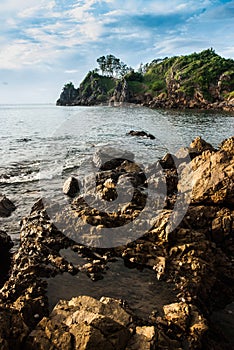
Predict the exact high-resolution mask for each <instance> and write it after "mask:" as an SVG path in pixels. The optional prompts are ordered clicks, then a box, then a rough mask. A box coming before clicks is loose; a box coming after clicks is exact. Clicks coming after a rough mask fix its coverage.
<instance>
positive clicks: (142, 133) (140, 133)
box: [127, 130, 155, 140]
mask: <svg viewBox="0 0 234 350" xmlns="http://www.w3.org/2000/svg"><path fill="white" fill-rule="evenodd" d="M127 135H130V136H138V137H147V138H149V139H151V140H154V139H155V136H154V135H152V134H149V133H147V132H145V131H135V130H131V131H129V132H128V133H127Z"/></svg>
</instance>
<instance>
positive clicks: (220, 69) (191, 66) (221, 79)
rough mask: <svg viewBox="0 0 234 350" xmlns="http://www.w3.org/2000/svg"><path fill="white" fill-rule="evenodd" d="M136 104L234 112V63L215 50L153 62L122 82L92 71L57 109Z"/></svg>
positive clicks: (68, 87) (63, 95)
mask: <svg viewBox="0 0 234 350" xmlns="http://www.w3.org/2000/svg"><path fill="white" fill-rule="evenodd" d="M121 102H127V103H135V104H141V105H144V106H148V107H152V108H202V109H210V108H211V109H212V108H213V109H222V110H229V111H233V110H234V60H232V59H225V58H223V57H221V56H219V55H218V54H216V53H215V52H214V50H213V49H208V50H204V51H202V52H200V53H193V54H191V55H187V56H175V57H171V58H164V59H157V60H153V61H152V62H151V63H149V64H146V65H145V66H144V67H143V68H141V70H140V71H139V72H134V71H133V70H132V71H130V72H128V73H127V74H125V75H124V76H123V77H121V78H114V77H110V76H104V75H100V74H98V73H97V71H90V72H89V73H88V74H87V76H86V77H85V79H84V80H83V82H82V83H81V84H80V87H79V88H78V89H75V87H74V86H73V84H72V83H69V84H66V85H65V86H64V88H63V91H62V93H61V95H60V98H59V99H58V101H57V105H96V104H101V103H113V104H114V103H121Z"/></svg>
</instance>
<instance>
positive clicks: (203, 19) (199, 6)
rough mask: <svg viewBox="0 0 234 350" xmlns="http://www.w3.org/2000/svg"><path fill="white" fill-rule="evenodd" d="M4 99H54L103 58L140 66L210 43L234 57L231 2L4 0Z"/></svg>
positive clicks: (0, 100) (0, 87)
mask: <svg viewBox="0 0 234 350" xmlns="http://www.w3.org/2000/svg"><path fill="white" fill-rule="evenodd" d="M0 21H1V31H0V104H4V103H44V102H45V103H55V101H56V99H57V98H58V97H59V94H60V92H61V89H62V87H63V85H64V83H66V82H69V81H73V82H74V84H75V85H76V86H77V85H78V84H79V83H80V82H81V80H82V79H83V78H84V76H85V74H86V72H87V71H88V70H90V69H93V68H95V67H96V59H97V58H98V57H99V56H101V55H106V54H109V53H111V54H114V55H115V56H117V57H119V58H121V60H122V61H124V62H125V63H126V64H128V65H130V66H132V67H134V68H137V67H139V65H140V63H141V62H143V63H146V62H150V61H152V60H153V59H155V58H159V57H165V56H173V55H181V54H187V53H192V52H195V51H196V52H199V51H201V50H203V49H206V48H210V47H213V48H214V49H215V51H216V52H217V53H218V54H220V55H222V56H224V57H227V58H234V1H216V0H203V1H200V0H197V1H192V0H187V1H185V0H171V1H167V0H159V1H151V0H144V1H143V0H80V1H77V0H76V1H75V0H27V1H22V0H2V1H1V6H0Z"/></svg>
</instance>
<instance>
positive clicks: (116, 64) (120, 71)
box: [97, 54, 131, 77]
mask: <svg viewBox="0 0 234 350" xmlns="http://www.w3.org/2000/svg"><path fill="white" fill-rule="evenodd" d="M97 63H98V66H99V69H100V70H101V72H102V75H104V74H106V75H107V76H110V77H113V76H116V77H119V76H124V75H125V74H127V73H128V72H129V71H130V70H131V69H130V68H129V67H128V66H127V65H126V64H125V63H124V62H122V61H120V59H119V58H117V57H115V56H114V55H111V54H110V55H107V56H101V57H99V58H98V59H97Z"/></svg>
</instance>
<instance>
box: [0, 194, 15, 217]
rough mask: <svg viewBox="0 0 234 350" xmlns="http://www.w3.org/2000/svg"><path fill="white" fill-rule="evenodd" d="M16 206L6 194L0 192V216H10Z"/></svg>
mask: <svg viewBox="0 0 234 350" xmlns="http://www.w3.org/2000/svg"><path fill="white" fill-rule="evenodd" d="M15 209H16V206H15V205H14V204H13V203H12V202H11V201H10V199H8V198H7V197H6V196H4V195H2V194H0V216H3V217H4V216H10V215H11V213H12V212H13V211H14V210H15Z"/></svg>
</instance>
